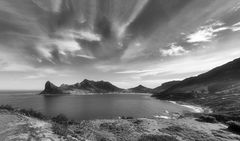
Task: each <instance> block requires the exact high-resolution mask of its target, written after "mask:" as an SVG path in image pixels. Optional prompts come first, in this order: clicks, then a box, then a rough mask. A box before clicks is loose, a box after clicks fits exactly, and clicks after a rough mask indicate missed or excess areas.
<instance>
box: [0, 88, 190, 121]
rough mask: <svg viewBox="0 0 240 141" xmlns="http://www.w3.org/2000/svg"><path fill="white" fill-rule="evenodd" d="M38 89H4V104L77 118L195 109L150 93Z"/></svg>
mask: <svg viewBox="0 0 240 141" xmlns="http://www.w3.org/2000/svg"><path fill="white" fill-rule="evenodd" d="M37 93H39V92H37V91H11V92H10V91H5V92H4V91H2V92H0V105H3V104H9V105H12V106H14V107H19V108H26V109H30V108H32V109H34V110H36V111H40V112H42V113H43V114H46V115H49V116H56V115H58V114H60V113H61V114H65V115H66V116H67V117H69V118H71V119H76V120H89V119H90V120H91V119H111V118H118V117H119V116H129V117H135V118H142V117H148V118H151V117H154V116H156V115H163V116H164V115H166V113H174V112H178V113H182V112H185V111H191V110H192V109H191V108H188V107H183V106H180V105H178V104H174V103H171V102H168V101H161V100H158V99H155V98H153V97H150V95H132V94H131V95H130V94H129V95H127V94H123V95H121V94H118V95H116V94H106V95H82V96H79V95H78V96H76V95H64V96H42V95H37Z"/></svg>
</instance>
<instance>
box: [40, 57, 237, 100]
mask: <svg viewBox="0 0 240 141" xmlns="http://www.w3.org/2000/svg"><path fill="white" fill-rule="evenodd" d="M236 92H240V58H238V59H236V60H233V61H231V62H229V63H226V64H224V65H222V66H219V67H216V68H214V69H212V70H210V71H208V72H206V73H203V74H200V75H198V76H195V77H190V78H187V79H184V80H182V81H170V82H166V83H163V84H162V85H161V86H159V87H156V88H154V89H151V88H147V87H144V86H142V85H139V86H137V87H134V88H129V89H122V88H119V87H117V86H115V85H113V84H111V83H110V82H107V81H92V80H87V79H85V80H83V81H82V82H80V83H76V84H73V85H67V84H62V85H61V86H60V87H58V86H56V85H54V84H53V83H51V82H50V81H48V82H46V84H45V89H44V90H43V91H42V92H41V94H89V93H153V94H154V96H156V97H159V98H164V99H178V100H179V99H191V98H197V97H202V96H203V95H208V94H219V95H220V94H229V93H236Z"/></svg>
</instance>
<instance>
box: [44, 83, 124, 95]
mask: <svg viewBox="0 0 240 141" xmlns="http://www.w3.org/2000/svg"><path fill="white" fill-rule="evenodd" d="M121 91H123V89H121V88H118V87H116V86H114V85H113V84H111V83H109V82H105V81H91V80H87V79H85V80H83V81H82V82H81V83H76V84H73V85H66V84H62V85H61V86H60V87H57V86H56V85H54V84H53V83H51V82H49V81H47V82H46V84H45V89H44V90H43V91H42V92H41V94H87V93H111V92H113V93H114V92H121Z"/></svg>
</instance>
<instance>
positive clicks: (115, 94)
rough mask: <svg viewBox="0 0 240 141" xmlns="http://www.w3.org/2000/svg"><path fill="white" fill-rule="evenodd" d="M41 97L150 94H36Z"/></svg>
mask: <svg viewBox="0 0 240 141" xmlns="http://www.w3.org/2000/svg"><path fill="white" fill-rule="evenodd" d="M37 95H41V96H88V95H89V96H92V95H149V96H151V95H152V94H151V93H81V94H74V93H73V94H37Z"/></svg>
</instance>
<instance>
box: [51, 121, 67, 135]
mask: <svg viewBox="0 0 240 141" xmlns="http://www.w3.org/2000/svg"><path fill="white" fill-rule="evenodd" d="M52 131H53V133H55V134H57V135H60V136H65V137H66V136H67V135H68V130H67V128H66V126H64V125H60V124H57V123H54V124H53V125H52Z"/></svg>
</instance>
